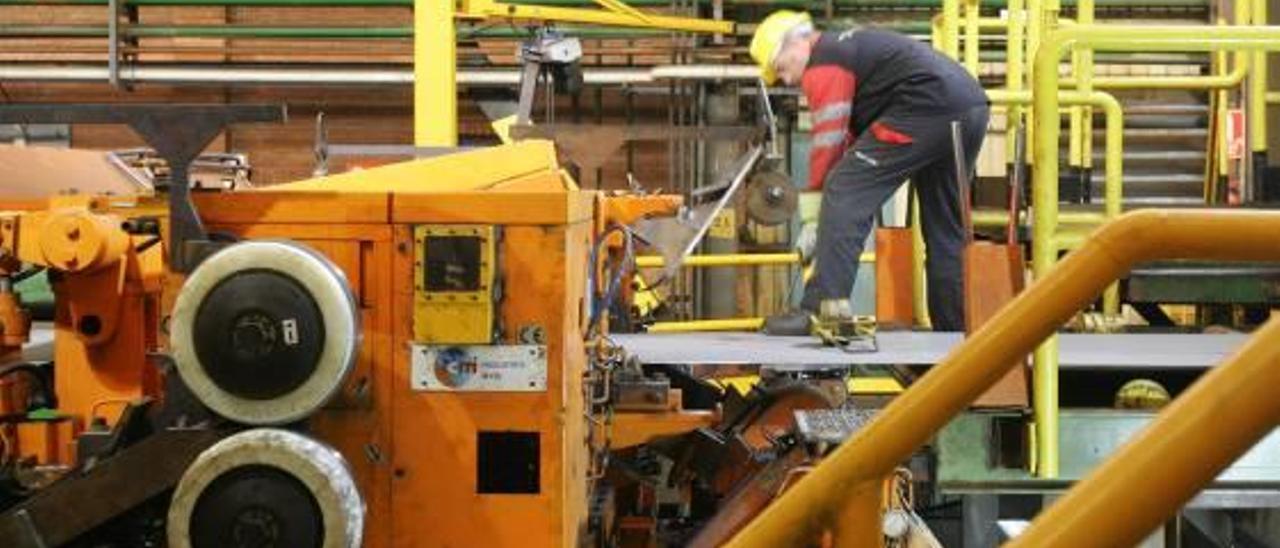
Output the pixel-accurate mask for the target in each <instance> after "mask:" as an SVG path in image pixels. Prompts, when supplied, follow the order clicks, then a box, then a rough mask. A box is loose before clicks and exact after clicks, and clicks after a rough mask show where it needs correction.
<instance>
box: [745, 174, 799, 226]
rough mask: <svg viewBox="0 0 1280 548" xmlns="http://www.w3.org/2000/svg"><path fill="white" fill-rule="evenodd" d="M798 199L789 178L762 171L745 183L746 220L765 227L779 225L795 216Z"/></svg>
mask: <svg viewBox="0 0 1280 548" xmlns="http://www.w3.org/2000/svg"><path fill="white" fill-rule="evenodd" d="M799 199H800V193H799V191H797V190H796V187H795V185H793V184H791V179H790V178H788V177H787V176H786V175H783V174H781V173H778V172H777V171H762V172H760V173H757V174H755V175H754V176H752V177H751V181H750V182H748V183H747V218H749V219H751V220H752V221H755V222H756V223H758V224H762V225H765V226H774V225H780V224H782V223H785V222H787V220H789V219H791V216H792V215H793V214H795V211H796V203H797V202H798V201H799Z"/></svg>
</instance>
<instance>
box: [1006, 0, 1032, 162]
mask: <svg viewBox="0 0 1280 548" xmlns="http://www.w3.org/2000/svg"><path fill="white" fill-rule="evenodd" d="M1024 2H1025V0H1009V10H1008V14H1007V17H1008V24H1007V25H1005V36H1006V38H1005V40H1006V41H1005V48H1006V51H1007V53H1006V56H1005V73H1004V84H1005V89H1006V90H1008V91H1009V93H1017V92H1019V91H1022V89H1023V87H1024V80H1025V79H1026V77H1025V76H1024V74H1025V70H1024V69H1025V64H1026V63H1025V61H1024V54H1025V53H1026V51H1025V49H1026V45H1025V43H1024V42H1023V39H1024V37H1025V33H1026V30H1025V25H1024V23H1025V18H1026V16H1027V14H1026V7H1025V4H1024ZM1004 117H1005V124H1004V125H1005V136H1004V138H1005V143H1004V144H1005V147H1004V151H1005V158H1006V161H1005V163H1006V164H1008V165H1011V166H1016V165H1018V164H1019V163H1020V162H1021V161H1022V158H1014V157H1013V156H1014V154H1016V153H1017V152H1016V151H1017V147H1016V146H1014V144H1015V143H1016V142H1017V140H1018V139H1017V135H1018V131H1019V130H1021V129H1022V127H1023V125H1022V124H1023V118H1022V106H1021V105H1011V106H1010V107H1009V108H1008V109H1007V110H1005V114H1004Z"/></svg>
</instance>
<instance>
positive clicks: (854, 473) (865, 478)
mask: <svg viewBox="0 0 1280 548" xmlns="http://www.w3.org/2000/svg"><path fill="white" fill-rule="evenodd" d="M1058 51H1061V50H1058ZM1055 99H1056V97H1055ZM1037 101H1039V98H1038V97H1037ZM1055 102H1056V101H1055ZM1044 112H1046V113H1048V112H1052V111H1048V110H1046V111H1044ZM1045 119H1046V120H1048V119H1051V117H1049V116H1046V117H1045ZM1277 230H1280V212H1275V211H1260V210H1252V211H1246V210H1143V211H1136V212H1132V213H1128V214H1125V215H1123V216H1121V217H1120V218H1119V219H1116V220H1115V221H1112V222H1110V223H1107V224H1106V225H1105V226H1103V227H1102V228H1101V229H1099V230H1098V231H1097V232H1095V233H1094V235H1093V237H1091V238H1090V239H1089V240H1088V242H1086V243H1085V245H1083V246H1082V247H1081V248H1080V249H1078V250H1076V251H1074V252H1072V253H1071V254H1069V255H1068V256H1067V257H1066V258H1065V259H1064V260H1063V261H1062V262H1061V263H1060V264H1059V265H1058V267H1057V268H1055V269H1053V270H1052V271H1050V272H1048V273H1047V274H1046V275H1044V276H1042V277H1040V278H1039V279H1038V280H1036V281H1035V282H1034V283H1032V284H1031V286H1030V287H1028V288H1027V290H1026V291H1024V292H1023V293H1022V294H1020V295H1018V296H1017V297H1015V298H1014V300H1013V301H1012V302H1010V303H1009V304H1008V305H1006V306H1005V307H1004V308H1003V309H1001V311H1000V312H999V313H998V314H996V316H995V317H994V318H992V319H991V320H990V321H988V322H987V323H985V324H983V326H982V327H981V328H979V329H978V331H977V332H975V333H974V334H973V335H971V336H970V337H969V338H967V339H965V340H964V341H963V342H962V343H960V344H959V345H958V346H956V347H955V348H952V349H951V351H950V352H948V353H947V355H946V357H944V358H943V359H942V360H941V361H939V362H938V364H937V365H935V366H934V367H933V368H932V369H930V370H929V372H928V373H926V374H925V375H924V376H922V377H921V378H920V379H919V380H917V381H916V382H915V383H913V384H912V385H911V387H910V388H908V389H907V390H906V391H904V392H903V393H902V394H900V395H899V396H898V397H897V398H895V399H894V400H893V401H892V402H890V403H889V405H888V406H886V407H885V408H884V409H883V410H881V411H880V412H879V413H877V414H876V416H875V417H874V418H873V419H872V420H871V421H870V422H869V423H867V425H866V426H864V427H863V428H862V429H860V430H859V431H858V432H856V433H855V434H854V435H853V436H852V437H850V438H849V439H848V440H847V441H845V443H844V444H842V445H841V446H840V447H838V448H837V449H836V450H835V451H833V452H832V453H831V454H830V455H828V456H827V457H826V458H825V459H823V461H822V462H821V463H820V464H819V465H818V466H817V467H815V468H814V469H813V470H812V471H810V472H809V473H808V474H807V475H805V477H804V478H802V479H801V480H799V481H798V482H796V484H795V485H794V486H792V487H791V488H790V489H788V490H787V491H786V492H784V493H783V494H782V495H781V496H780V497H779V498H778V499H777V500H775V501H774V502H773V503H772V504H770V505H769V506H768V507H766V508H765V510H764V511H763V512H762V513H761V514H760V515H759V516H758V517H757V518H756V519H755V520H753V521H751V523H749V524H747V526H746V527H744V528H743V529H742V530H741V531H739V532H738V534H737V535H735V536H734V537H733V539H732V540H731V541H730V542H729V543H728V544H727V545H728V546H731V547H733V548H744V547H761V548H764V547H768V548H774V547H777V546H798V545H803V544H805V543H807V542H810V541H812V540H814V539H815V538H816V537H817V535H819V534H821V532H822V531H824V530H826V529H827V528H828V527H830V526H831V523H830V520H832V519H836V517H837V516H841V515H843V514H842V509H843V508H844V506H845V504H847V503H849V502H850V500H851V499H850V497H851V496H854V495H855V494H856V493H857V491H858V487H860V486H862V485H865V484H867V483H868V482H876V481H879V480H880V478H883V477H885V476H887V475H888V474H889V473H890V472H892V470H893V469H894V468H895V467H896V466H898V464H899V463H901V462H903V461H905V460H907V459H908V458H910V456H911V455H912V453H914V452H915V451H916V449H917V448H919V447H920V446H921V445H923V444H924V443H925V442H927V441H928V440H929V439H930V438H931V437H932V436H933V435H934V434H935V433H936V432H937V431H938V430H939V429H941V428H942V427H943V426H945V425H946V424H947V422H948V421H950V420H951V418H952V417H953V416H954V415H955V414H956V413H959V412H960V411H962V410H963V409H964V408H965V407H966V406H968V405H969V404H970V403H971V402H973V401H974V400H975V399H977V397H978V396H979V395H980V394H982V392H984V391H985V390H986V389H987V388H988V387H989V386H991V385H992V384H994V383H995V382H996V381H997V380H999V379H1000V378H1001V377H1002V376H1003V375H1004V373H1005V371H1006V370H1008V369H1009V368H1010V367H1012V366H1013V364H1014V362H1015V361H1016V360H1017V358H1018V356H1020V355H1025V354H1026V352H1027V351H1028V350H1030V349H1031V348H1032V347H1033V346H1035V345H1036V344H1038V343H1040V342H1041V341H1043V340H1044V339H1045V337H1047V336H1048V335H1050V334H1051V333H1053V332H1054V330H1055V329H1057V328H1058V327H1059V326H1060V325H1062V323H1063V322H1065V321H1066V320H1068V319H1069V318H1070V317H1071V316H1072V314H1074V313H1075V312H1076V311H1077V310H1079V309H1080V307H1082V306H1085V305H1086V304H1088V303H1090V302H1092V301H1093V300H1094V299H1096V298H1097V297H1098V295H1099V294H1100V293H1101V292H1102V291H1103V290H1104V289H1105V288H1106V286H1107V285H1109V284H1111V282H1113V281H1114V280H1116V279H1118V278H1119V277H1120V276H1121V275H1123V274H1124V273H1126V272H1127V271H1128V270H1129V268H1130V267H1132V266H1133V265H1134V264H1136V263H1139V262H1145V261H1150V260H1155V259H1173V258H1188V259H1191V258H1195V259H1211V260H1252V261H1270V260H1276V259H1278V258H1280V238H1276V237H1275V234H1276V231H1277ZM1266 386H1271V385H1270V384H1268V385H1266ZM1214 411H1215V410H1213V409H1208V410H1206V412H1214ZM1144 476H1145V477H1147V478H1149V477H1150V476H1149V475H1146V474H1144ZM1124 493H1125V494H1126V495H1129V496H1132V493H1133V491H1125V492H1124ZM866 500H867V498H865V497H859V498H858V500H857V501H856V502H857V503H859V504H866ZM1118 514H1123V513H1122V512H1118ZM877 530H878V529H877ZM871 545H872V546H874V545H875V544H871ZM1038 546H1045V544H1039V545H1038Z"/></svg>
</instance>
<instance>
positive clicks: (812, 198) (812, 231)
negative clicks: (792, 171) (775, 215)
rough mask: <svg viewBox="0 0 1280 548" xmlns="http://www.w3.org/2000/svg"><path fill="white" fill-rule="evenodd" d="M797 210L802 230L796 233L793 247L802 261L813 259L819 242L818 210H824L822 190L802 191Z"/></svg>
mask: <svg viewBox="0 0 1280 548" xmlns="http://www.w3.org/2000/svg"><path fill="white" fill-rule="evenodd" d="M797 205H798V207H797V208H796V210H797V211H796V212H797V213H799V214H800V232H798V233H797V234H796V240H795V243H794V244H793V245H792V248H793V249H795V251H796V252H797V253H799V254H800V260H801V262H803V263H805V264H809V263H810V262H811V261H813V252H814V248H815V247H817V244H818V212H819V211H821V210H822V193H821V192H801V193H800V200H799V204H797Z"/></svg>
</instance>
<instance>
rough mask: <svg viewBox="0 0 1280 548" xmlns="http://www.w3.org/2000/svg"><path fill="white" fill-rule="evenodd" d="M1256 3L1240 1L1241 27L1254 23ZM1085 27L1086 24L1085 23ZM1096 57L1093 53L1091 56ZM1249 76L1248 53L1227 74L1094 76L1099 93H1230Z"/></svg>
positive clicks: (1069, 81)
mask: <svg viewBox="0 0 1280 548" xmlns="http://www.w3.org/2000/svg"><path fill="white" fill-rule="evenodd" d="M1254 1H1255V0H1236V2H1235V5H1234V8H1235V10H1234V11H1235V13H1234V14H1233V15H1234V19H1235V24H1237V25H1249V24H1251V23H1253V16H1252V15H1251V14H1252V13H1253V10H1252V4H1253V2H1254ZM1081 23H1082V24H1083V21H1081ZM1060 26H1065V25H1060ZM1091 54H1092V53H1091ZM1248 74H1249V55H1248V54H1247V53H1244V52H1240V53H1237V54H1236V55H1235V63H1234V64H1233V65H1232V67H1231V71H1230V72H1228V73H1226V74H1212V75H1207V76H1094V77H1093V78H1092V80H1093V82H1092V84H1093V87H1094V88H1097V89H1112V90H1115V89H1181V90H1208V89H1229V88H1234V87H1239V86H1240V84H1242V83H1244V79H1245V76H1247V75H1248ZM1059 84H1060V85H1061V86H1063V87H1080V86H1079V82H1078V81H1077V80H1076V79H1075V78H1074V77H1073V78H1064V79H1062V80H1061V81H1060V82H1059Z"/></svg>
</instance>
